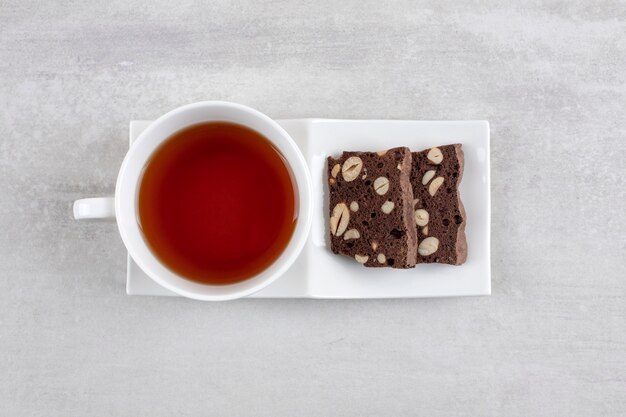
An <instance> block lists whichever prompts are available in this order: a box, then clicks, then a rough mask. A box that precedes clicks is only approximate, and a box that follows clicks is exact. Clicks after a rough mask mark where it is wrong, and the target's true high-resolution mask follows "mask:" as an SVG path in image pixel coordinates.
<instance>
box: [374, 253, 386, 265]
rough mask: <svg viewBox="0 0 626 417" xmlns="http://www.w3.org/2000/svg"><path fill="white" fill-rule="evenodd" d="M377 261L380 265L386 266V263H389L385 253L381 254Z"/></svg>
mask: <svg viewBox="0 0 626 417" xmlns="http://www.w3.org/2000/svg"><path fill="white" fill-rule="evenodd" d="M376 260H377V261H378V263H379V264H384V263H385V262H387V258H386V257H385V254H384V253H379V254H378V256H377V257H376Z"/></svg>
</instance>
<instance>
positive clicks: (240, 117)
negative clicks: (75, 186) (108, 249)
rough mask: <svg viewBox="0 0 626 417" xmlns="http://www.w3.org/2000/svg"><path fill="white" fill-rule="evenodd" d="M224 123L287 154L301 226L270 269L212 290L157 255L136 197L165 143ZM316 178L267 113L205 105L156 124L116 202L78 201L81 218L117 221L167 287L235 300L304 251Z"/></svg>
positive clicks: (137, 257)
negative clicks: (145, 171)
mask: <svg viewBox="0 0 626 417" xmlns="http://www.w3.org/2000/svg"><path fill="white" fill-rule="evenodd" d="M211 121H225V122H232V123H238V124H241V125H244V126H247V127H249V128H251V129H254V130H256V131H257V132H259V133H261V134H262V135H263V136H265V137H266V138H267V139H269V140H270V141H271V142H272V143H273V144H274V146H276V148H277V149H278V150H279V151H280V152H281V153H282V154H283V156H284V157H285V159H286V160H287V162H288V163H289V166H290V167H291V171H292V173H293V176H294V179H295V182H296V187H297V190H296V191H297V196H298V222H297V223H296V227H295V230H294V232H293V235H292V237H291V240H290V241H289V243H288V245H287V247H286V248H285V250H284V251H283V253H282V254H281V255H280V256H279V257H278V259H276V261H274V263H273V264H272V265H270V266H269V267H268V268H267V269H265V270H264V271H262V272H260V273H259V274H257V275H255V276H253V277H251V278H249V279H247V280H245V281H241V282H237V283H234V284H230V285H208V284H201V283H198V282H194V281H191V280H188V279H185V278H184V277H182V276H180V275H177V274H176V273H174V272H173V271H171V270H170V269H168V268H167V267H166V266H165V265H163V264H162V263H161V262H160V261H159V259H158V258H157V257H156V256H155V255H154V254H153V253H152V251H151V250H150V249H149V247H148V246H147V244H146V242H145V240H144V237H143V234H142V232H141V230H140V228H139V222H138V219H137V194H138V190H139V185H140V180H141V175H142V171H143V169H144V167H145V165H146V163H147V162H148V160H149V159H150V157H151V155H152V153H153V152H154V151H155V150H156V149H157V148H158V147H159V145H160V144H161V143H163V141H165V140H167V139H168V138H169V137H170V136H172V135H173V134H174V133H176V132H178V131H180V130H181V129H184V128H185V127H188V126H190V125H194V124H198V123H204V122H211ZM311 209H312V196H311V176H310V174H309V170H308V168H307V164H306V161H305V159H304V157H303V156H302V153H301V152H300V149H298V146H297V145H296V144H295V142H294V141H293V139H292V138H291V137H290V136H289V134H288V133H287V132H286V131H285V130H284V129H283V128H282V127H281V126H280V125H279V124H278V123H276V122H275V121H274V120H272V119H270V118H269V117H268V116H266V115H264V114H263V113H261V112H259V111H257V110H254V109H252V108H250V107H246V106H243V105H241V104H235V103H229V102H223V101H203V102H198V103H193V104H189V105H186V106H183V107H179V108H177V109H175V110H172V111H170V112H169V113H167V114H165V115H163V116H161V117H159V118H158V119H157V120H155V121H154V122H153V123H152V124H151V125H150V126H149V127H148V128H147V129H146V130H145V131H143V133H141V135H139V137H138V138H137V140H136V141H135V142H134V143H133V145H132V146H131V148H130V150H129V151H128V153H127V154H126V157H125V158H124V162H122V166H121V168H120V172H119V175H118V177H117V184H116V187H115V197H114V198H113V197H101V198H86V199H82V200H77V201H76V202H74V217H75V218H76V219H96V218H108V217H115V218H116V219H117V225H118V228H119V231H120V235H121V236H122V240H123V241H124V245H126V248H127V249H128V252H129V253H130V256H132V258H133V260H134V261H135V262H136V263H137V265H139V267H140V268H141V269H142V270H143V271H144V272H145V273H146V274H148V276H150V277H151V278H152V279H153V280H154V281H156V282H157V283H159V284H160V285H162V286H163V287H165V288H167V289H169V290H171V291H173V292H175V293H177V294H180V295H182V296H185V297H189V298H194V299H197V300H231V299H235V298H240V297H244V296H246V295H249V294H252V293H254V292H256V291H259V290H260V289H262V288H264V287H266V286H267V285H269V284H271V283H272V282H273V281H275V280H276V279H277V278H279V277H280V276H281V275H282V274H283V273H284V272H285V271H286V270H287V269H288V268H289V267H290V266H291V264H293V262H294V261H295V260H296V258H297V256H298V254H299V253H300V251H301V250H302V248H303V247H304V243H305V241H306V238H307V235H308V233H309V229H310V226H311V217H312V216H311Z"/></svg>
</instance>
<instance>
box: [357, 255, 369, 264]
mask: <svg viewBox="0 0 626 417" xmlns="http://www.w3.org/2000/svg"><path fill="white" fill-rule="evenodd" d="M369 258H370V257H369V256H367V255H358V254H357V255H354V259H356V261H357V262H358V263H360V264H364V263H365V262H367V260H368V259H369Z"/></svg>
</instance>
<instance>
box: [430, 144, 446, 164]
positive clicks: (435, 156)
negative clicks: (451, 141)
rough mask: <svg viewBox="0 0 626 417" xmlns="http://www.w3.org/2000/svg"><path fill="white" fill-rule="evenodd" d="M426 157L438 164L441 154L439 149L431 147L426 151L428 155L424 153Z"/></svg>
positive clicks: (441, 157)
mask: <svg viewBox="0 0 626 417" xmlns="http://www.w3.org/2000/svg"><path fill="white" fill-rule="evenodd" d="M426 158H428V160H429V161H430V162H432V163H433V164H437V165H439V164H440V163H441V161H443V154H442V153H441V149H439V148H431V149H430V151H428V155H426Z"/></svg>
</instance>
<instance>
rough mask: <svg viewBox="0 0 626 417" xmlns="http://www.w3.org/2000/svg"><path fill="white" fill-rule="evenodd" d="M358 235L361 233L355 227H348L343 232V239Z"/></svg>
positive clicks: (354, 237)
mask: <svg viewBox="0 0 626 417" xmlns="http://www.w3.org/2000/svg"><path fill="white" fill-rule="evenodd" d="M360 237H361V234H360V233H359V231H358V230H356V229H350V230H348V231H347V232H346V233H344V234H343V240H350V239H358V238H360Z"/></svg>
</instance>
